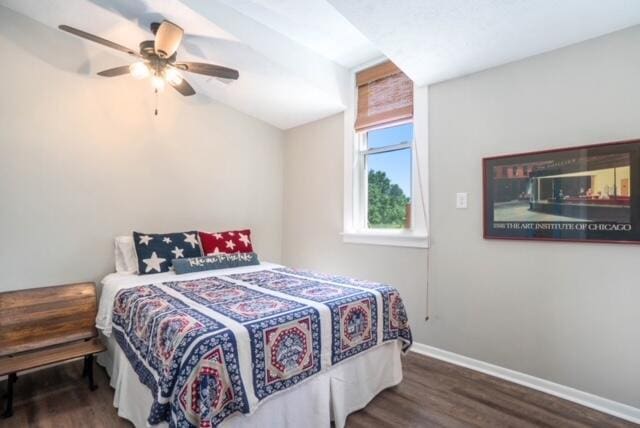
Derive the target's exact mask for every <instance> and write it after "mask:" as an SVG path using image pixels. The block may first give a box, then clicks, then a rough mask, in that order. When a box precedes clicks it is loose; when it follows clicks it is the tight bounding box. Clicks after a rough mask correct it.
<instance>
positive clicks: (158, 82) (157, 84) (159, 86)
mask: <svg viewBox="0 0 640 428" xmlns="http://www.w3.org/2000/svg"><path fill="white" fill-rule="evenodd" d="M151 85H152V86H153V89H155V90H156V91H158V92H162V91H163V90H164V79H163V78H162V77H160V76H158V75H157V74H156V75H154V76H153V77H152V78H151Z"/></svg>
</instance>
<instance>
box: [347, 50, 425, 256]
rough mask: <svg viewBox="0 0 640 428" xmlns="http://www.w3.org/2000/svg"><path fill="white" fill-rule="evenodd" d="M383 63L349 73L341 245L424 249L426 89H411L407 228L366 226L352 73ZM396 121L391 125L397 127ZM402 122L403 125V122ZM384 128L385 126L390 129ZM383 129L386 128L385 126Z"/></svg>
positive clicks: (360, 137)
mask: <svg viewBox="0 0 640 428" xmlns="http://www.w3.org/2000/svg"><path fill="white" fill-rule="evenodd" d="M384 61H386V58H384V59H380V60H378V61H374V62H372V63H368V64H364V65H363V66H361V67H358V68H356V69H354V70H352V72H351V85H352V86H351V87H352V88H353V90H352V91H349V100H347V104H348V105H347V109H346V110H345V115H344V121H345V122H344V213H343V214H344V215H343V217H344V224H343V232H342V238H343V241H344V242H345V243H350V244H369V245H386V246H399V247H414V248H428V247H429V237H428V233H427V232H428V210H427V207H428V188H429V187H428V174H427V167H428V151H427V149H428V142H427V140H428V135H429V134H428V88H427V87H421V88H417V87H415V86H414V99H413V103H414V105H413V110H414V113H413V120H412V121H411V122H412V123H413V135H414V137H413V141H412V142H411V205H412V206H411V228H409V229H370V228H368V227H367V223H368V221H367V218H366V214H367V206H366V204H367V193H366V192H367V187H366V186H367V177H368V176H367V167H366V162H364V156H363V152H364V149H366V147H364V145H365V142H366V138H364V135H363V133H357V132H355V130H354V129H353V124H354V123H355V118H356V101H357V88H356V83H355V82H356V73H357V72H358V71H360V70H363V69H366V68H369V67H372V66H374V65H376V64H379V63H381V62H384ZM401 123H402V122H398V123H397V124H394V125H399V124H401ZM405 123H406V122H405ZM394 125H387V126H394ZM385 127H386V126H385Z"/></svg>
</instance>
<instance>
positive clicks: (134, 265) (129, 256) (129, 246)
mask: <svg viewBox="0 0 640 428" xmlns="http://www.w3.org/2000/svg"><path fill="white" fill-rule="evenodd" d="M115 256H116V272H118V273H138V259H137V258H136V247H135V245H133V237H132V236H117V237H116V239H115Z"/></svg>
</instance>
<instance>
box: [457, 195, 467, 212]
mask: <svg viewBox="0 0 640 428" xmlns="http://www.w3.org/2000/svg"><path fill="white" fill-rule="evenodd" d="M456 208H458V209H461V208H462V209H464V208H467V192H462V193H456Z"/></svg>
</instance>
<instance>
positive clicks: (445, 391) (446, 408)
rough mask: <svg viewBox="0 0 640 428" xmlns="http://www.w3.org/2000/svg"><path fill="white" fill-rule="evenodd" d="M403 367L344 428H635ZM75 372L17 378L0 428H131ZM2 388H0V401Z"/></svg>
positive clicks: (452, 375) (417, 366) (519, 390)
mask: <svg viewBox="0 0 640 428" xmlns="http://www.w3.org/2000/svg"><path fill="white" fill-rule="evenodd" d="M403 363H404V380H403V382H402V383H401V384H400V385H398V386H396V387H393V388H389V389H387V390H386V391H383V392H382V393H380V394H379V395H378V396H377V397H376V398H375V399H374V400H373V401H372V402H371V403H369V405H368V406H367V407H366V408H365V409H363V410H361V411H359V412H356V413H354V414H352V415H351V416H349V419H348V420H347V427H348V428H365V427H366V428H370V427H376V428H384V427H403V428H404V427H632V426H637V425H634V424H631V423H629V422H626V421H623V420H621V419H617V418H614V417H612V416H609V415H606V414H603V413H600V412H597V411H595V410H592V409H589V408H586V407H583V406H580V405H577V404H575V403H571V402H569V401H565V400H562V399H559V398H556V397H553V396H551V395H547V394H544V393H542V392H538V391H534V390H531V389H529V388H525V387H522V386H519V385H516V384H513V383H510V382H506V381H503V380H501V379H497V378H494V377H491V376H488V375H485V374H482V373H478V372H475V371H473V370H469V369H465V368H461V367H458V366H455V365H452V364H448V363H445V362H442V361H439V360H436V359H433V358H429V357H425V356H422V355H418V354H415V353H412V352H411V353H409V355H408V356H407V357H405V358H404V361H403ZM81 372H82V362H81V361H79V362H73V363H70V364H67V365H64V366H58V367H53V368H47V369H44V370H41V371H39V372H34V373H29V374H25V375H22V376H19V379H18V383H17V384H16V385H15V394H16V395H15V401H14V406H15V407H14V416H13V417H11V418H9V419H0V427H3V428H4V427H7V428H13V427H20V428H22V427H38V428H50V427H51V428H53V427H56V428H58V427H89V426H90V427H97V428H98V427H105V428H106V427H109V428H112V427H131V426H132V425H131V424H130V423H129V422H127V421H125V420H124V419H121V418H119V417H118V415H117V411H116V409H115V408H114V407H113V404H112V403H113V389H111V388H110V387H109V383H108V378H107V375H106V372H105V371H104V369H102V368H101V367H97V368H96V371H95V372H96V373H95V374H96V383H97V384H98V385H99V386H100V388H99V389H98V390H96V391H95V392H89V390H88V389H87V386H86V382H85V381H86V380H85V379H82V378H81V377H80V374H81ZM6 385H7V383H6V381H3V382H1V383H0V391H1V392H2V393H4V392H5V391H6ZM2 406H3V407H4V400H2Z"/></svg>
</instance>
